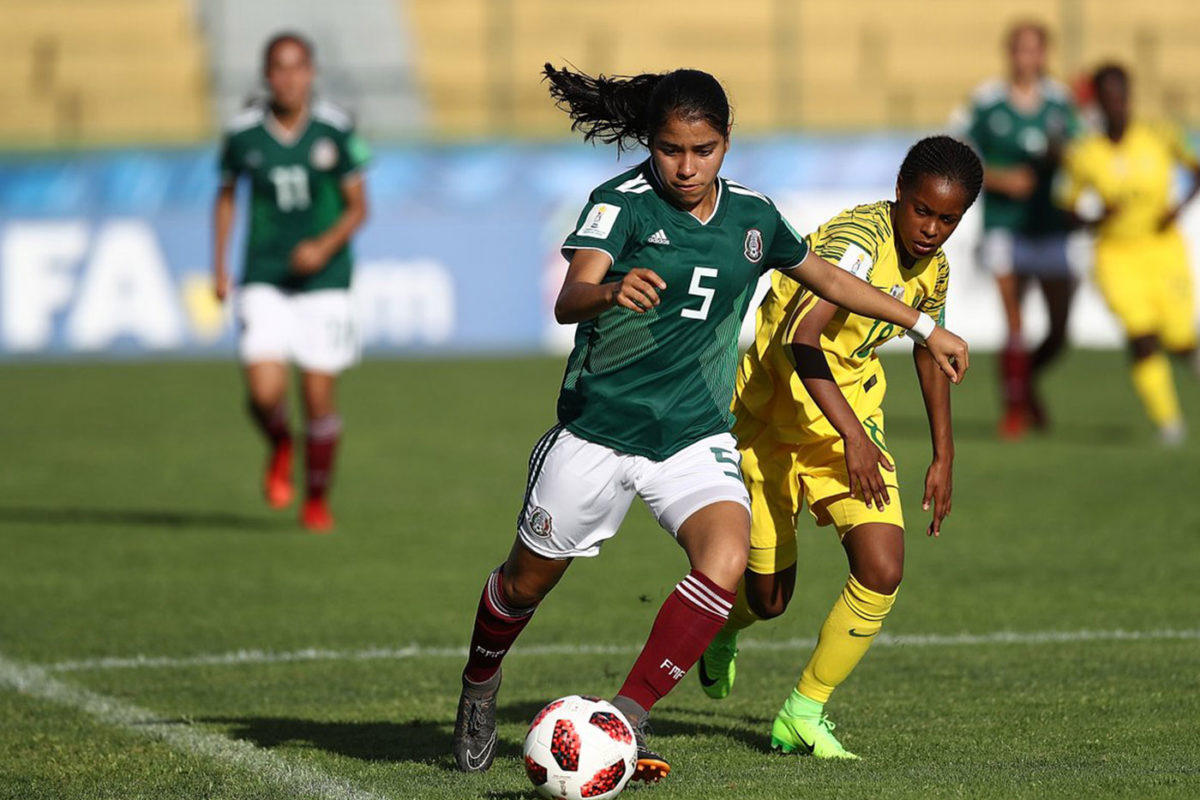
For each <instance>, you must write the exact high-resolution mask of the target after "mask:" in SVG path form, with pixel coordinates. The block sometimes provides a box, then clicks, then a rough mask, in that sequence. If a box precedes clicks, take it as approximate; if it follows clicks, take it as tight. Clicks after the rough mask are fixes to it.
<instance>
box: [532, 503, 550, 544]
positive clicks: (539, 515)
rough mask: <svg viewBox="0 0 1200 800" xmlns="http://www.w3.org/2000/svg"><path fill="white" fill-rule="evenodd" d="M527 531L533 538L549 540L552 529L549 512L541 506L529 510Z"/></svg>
mask: <svg viewBox="0 0 1200 800" xmlns="http://www.w3.org/2000/svg"><path fill="white" fill-rule="evenodd" d="M528 520H529V530H530V532H532V533H533V535H534V536H540V537H542V538H543V539H549V538H550V530H551V529H552V528H553V527H554V520H553V519H551V517H550V512H549V511H547V510H546V509H544V508H542V507H541V506H534V507H533V508H531V509H529V517H528Z"/></svg>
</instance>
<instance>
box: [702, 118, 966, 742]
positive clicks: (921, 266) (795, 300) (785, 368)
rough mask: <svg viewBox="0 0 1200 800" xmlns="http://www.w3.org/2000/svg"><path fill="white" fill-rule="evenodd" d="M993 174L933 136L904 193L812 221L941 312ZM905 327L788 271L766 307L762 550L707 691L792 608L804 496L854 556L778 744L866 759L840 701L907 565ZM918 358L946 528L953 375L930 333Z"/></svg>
mask: <svg viewBox="0 0 1200 800" xmlns="http://www.w3.org/2000/svg"><path fill="white" fill-rule="evenodd" d="M983 180H984V177H983V166H982V165H981V164H980V161H979V158H978V157H977V156H976V155H975V153H974V151H972V150H971V148H970V147H968V146H967V145H965V144H963V143H962V142H959V141H957V140H955V139H951V138H950V137H948V136H935V137H931V138H928V139H922V140H921V141H919V142H917V143H916V144H915V145H914V146H913V147H912V148H911V149H910V150H909V151H908V155H907V156H906V157H905V159H904V163H903V164H902V165H901V166H900V173H899V176H898V178H897V180H896V199H895V201H894V202H893V201H887V200H881V201H879V202H876V203H869V204H867V205H861V206H857V207H855V208H851V209H849V210H847V211H843V212H842V213H841V214H838V215H837V216H836V217H834V218H833V219H831V220H830V221H829V222H827V223H825V224H824V225H822V226H821V227H820V228H818V229H817V231H816V233H813V234H811V235H810V236H809V237H808V242H809V245H810V247H811V248H812V251H813V252H814V253H816V254H817V255H818V256H820V257H822V258H825V259H827V260H829V261H832V262H835V263H837V264H838V265H839V266H840V267H842V268H843V269H845V270H848V271H850V272H852V273H853V274H855V275H858V276H859V277H862V278H864V279H866V280H868V281H870V283H871V284H872V285H873V286H875V287H877V288H878V289H879V290H880V291H881V292H887V293H889V294H890V295H891V296H892V297H895V298H897V299H899V300H902V301H903V302H905V303H907V304H909V305H911V306H912V307H913V308H915V309H918V310H920V311H921V312H923V313H927V314H930V315H931V316H933V317H934V318H935V319H937V320H938V321H939V322H941V321H942V320H943V319H944V317H945V309H946V290H947V288H948V286H949V282H950V265H949V262H948V261H947V260H946V255H945V253H943V252H942V249H941V247H942V245H943V244H945V242H946V240H947V239H949V238H950V235H951V234H952V233H953V232H954V229H955V228H957V227H958V223H959V221H960V220H961V219H962V216H963V214H964V213H966V211H967V209H968V208H970V207H971V204H972V203H974V202H975V198H976V197H977V196H978V194H979V191H980V188H981V187H982V185H983ZM903 334H904V331H902V330H900V329H898V328H897V327H896V326H895V325H890V324H886V323H883V322H879V321H876V320H872V319H868V318H866V317H862V316H860V315H858V314H854V313H850V312H849V311H846V310H845V309H841V308H838V307H837V306H835V305H833V304H832V303H830V302H828V301H826V300H822V299H820V298H818V297H816V296H815V295H813V293H812V292H811V291H808V290H807V289H805V288H804V287H802V286H798V285H797V284H796V283H795V282H794V281H791V280H788V279H785V278H783V277H782V276H779V275H776V276H773V277H772V281H771V291H770V292H769V293H768V294H767V296H766V297H765V298H764V299H763V302H762V304H761V305H760V306H759V308H758V315H757V333H756V336H755V342H754V346H753V347H751V348H750V350H749V351H748V352H747V354H746V355H745V357H744V358H743V359H742V365H741V371H740V372H739V374H738V385H737V395H736V397H735V399H734V403H733V410H734V414H735V415H736V417H737V422H736V423H735V424H734V427H733V433H734V436H736V437H737V441H738V450H739V452H740V453H741V456H742V471H743V473H744V475H745V477H746V485H747V488H748V489H749V493H750V500H751V509H752V518H751V529H750V558H749V564H748V566H747V570H746V574H745V579H744V581H743V583H742V586H741V587H740V588H741V591H739V593H738V599H737V602H736V604H735V605H734V609H733V612H732V613H731V614H730V616H729V621H728V622H727V623H726V624H725V627H724V628H723V629H722V630H721V632H720V633H718V634H717V635H716V637H714V639H713V641H712V644H711V645H709V647H708V649H707V651H706V652H705V654H704V656H703V657H702V658H701V660H700V670H699V676H700V682H701V685H702V686H703V688H704V691H705V693H706V694H708V695H709V696H710V697H713V698H714V699H721V698H724V697H726V696H728V694H729V691H730V689H731V688H732V687H733V681H734V677H735V674H736V670H735V666H736V661H735V658H736V656H737V635H738V631H739V630H741V629H743V628H746V627H748V626H749V625H751V624H752V623H753V622H754V621H755V620H756V619H769V618H771V617H776V616H779V615H780V614H782V613H783V611H784V609H785V608H787V605H788V601H789V600H790V599H791V596H792V591H793V588H794V586H795V583H796V522H797V516H798V515H799V513H800V508H801V505H802V504H804V503H807V505H808V509H809V511H810V513H812V515H813V517H814V518H815V519H816V521H817V524H818V525H830V524H832V525H834V527H835V529H836V530H837V534H838V536H839V538H840V539H841V542H842V547H843V548H844V549H845V551H846V556H847V558H848V560H849V562H850V577H849V578H848V579H847V581H846V586H845V588H844V589H843V590H842V593H841V595H840V596H839V597H838V599H837V601H836V602H835V603H834V606H833V610H832V611H830V612H829V616H828V618H827V619H826V620H825V624H824V625H823V626H822V628H821V634H820V638H819V639H818V641H817V647H816V650H815V651H814V652H813V654H812V657H811V659H809V662H808V665H807V666H806V667H805V668H804V672H803V674H802V675H801V677H800V682H799V684H798V685H797V686H796V689H795V690H794V691H793V692H792V694H791V696H789V697H788V699H787V701H786V702H785V703H784V705H783V708H781V709H780V711H779V714H778V715H777V716H776V718H775V722H774V724H773V726H772V728H771V747H772V748H774V749H777V750H781V751H783V752H785V753H793V752H809V753H812V754H813V755H815V756H817V757H818V758H849V759H853V758H857V756H855V755H854V754H853V753H850V752H849V751H847V750H846V749H845V748H844V747H843V746H842V744H841V743H840V742H839V741H838V740H837V738H835V737H834V735H833V727H834V726H833V723H832V722H830V721H829V718H828V716H826V714H825V703H826V701H827V700H828V699H829V696H830V694H831V693H832V692H833V690H834V689H835V688H836V687H837V686H838V685H839V684H841V683H842V681H844V680H845V679H846V678H847V677H849V675H850V672H851V670H853V669H854V667H855V665H857V664H858V662H859V660H860V659H862V657H863V656H864V655H866V652H867V648H868V647H870V645H871V641H872V640H873V638H874V637H875V635H876V634H878V633H879V630H880V628H881V626H882V625H883V620H884V618H885V617H886V616H887V615H888V612H889V611H890V610H891V608H892V605H893V603H894V602H895V600H896V593H897V591H898V589H899V586H900V577H901V573H902V572H903V570H904V514H903V512H902V511H901V505H900V494H899V489H898V486H897V480H896V475H895V471H896V468H895V466H894V464H893V461H892V457H891V455H890V454H888V452H887V444H886V443H885V440H884V434H883V409H882V403H883V397H884V393H885V392H886V391H887V381H886V378H885V377H884V373H883V366H882V364H881V363H880V361H879V357H878V356H877V355H876V352H875V351H876V348H877V347H879V345H881V344H883V343H884V342H886V341H888V340H890V339H892V338H894V337H896V336H900V335H903ZM913 360H914V362H915V365H916V370H917V377H918V378H919V380H920V384H921V393H922V395H923V396H924V398H925V409H926V411H927V413H928V416H929V427H930V433H931V436H932V439H933V462H932V464H930V466H929V469H928V470H927V471H926V473H925V494H924V502H923V508H924V509H925V510H930V507H931V506H932V511H933V521H932V522H931V523H930V525H929V528H928V533H929V534H930V535H932V536H937V535H939V534H940V533H941V524H942V520H943V519H944V518H945V517H946V515H947V514H949V513H950V502H951V494H952V489H953V476H952V467H953V461H954V436H953V432H952V428H951V423H950V382H949V381H948V380H947V378H946V376H945V375H944V374H942V371H941V370H940V369H939V368H938V366H937V364H936V362H935V361H934V358H933V356H932V355H931V354H930V353H929V351H928V350H927V349H926V348H925V347H923V346H921V345H920V342H918V343H917V344H916V345H915V346H914V347H913ZM881 470H883V472H881Z"/></svg>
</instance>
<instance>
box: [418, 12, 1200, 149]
mask: <svg viewBox="0 0 1200 800" xmlns="http://www.w3.org/2000/svg"><path fill="white" fill-rule="evenodd" d="M395 1H396V2H397V9H398V13H399V14H400V17H401V19H402V20H406V21H407V24H408V25H409V26H410V27H411V29H412V30H411V39H412V41H413V42H414V43H415V54H414V56H415V68H416V71H417V79H418V82H419V84H420V86H421V87H422V89H423V91H424V94H425V96H426V98H427V100H428V105H429V109H430V114H431V122H432V124H431V127H432V129H433V131H434V132H435V133H437V134H441V135H449V136H481V135H489V134H496V133H500V134H516V135H530V134H532V135H546V134H561V133H562V132H563V131H564V130H565V126H564V124H563V120H562V118H561V117H560V116H559V115H557V114H556V113H555V112H554V110H553V107H552V106H551V105H550V103H548V102H547V100H546V94H545V88H544V87H543V86H542V85H541V84H540V82H539V80H538V70H539V68H540V66H541V64H542V63H543V62H545V61H547V60H549V61H553V62H555V63H557V64H562V63H571V64H574V65H575V66H577V67H579V68H581V69H584V70H587V71H591V72H608V73H614V72H615V73H629V72H636V71H642V70H662V69H668V68H672V67H678V66H695V67H699V68H703V69H707V70H709V71H711V72H713V73H715V74H716V75H718V76H719V77H720V78H721V79H722V81H723V82H724V83H725V85H726V87H727V88H728V89H729V91H730V94H731V96H732V98H733V101H734V104H735V108H736V117H737V124H738V125H739V128H740V129H742V130H745V131H751V132H754V131H770V130H780V129H784V130H787V129H809V130H811V129H819V130H820V129H823V130H833V131H836V130H854V129H868V128H876V127H892V128H896V127H901V128H903V127H920V128H928V127H936V126H939V125H942V124H944V123H945V121H946V119H947V117H948V115H949V114H950V112H951V111H952V109H953V108H954V107H955V106H957V105H958V104H960V103H961V102H963V100H964V99H965V98H966V97H967V95H968V94H969V92H970V90H971V89H972V87H974V86H975V85H976V84H978V83H979V82H980V81H982V80H985V79H986V78H988V77H991V76H995V75H999V74H1001V72H1002V70H1003V64H1004V53H1003V43H1002V41H1001V37H1002V34H1003V32H1004V31H1005V30H1006V29H1007V28H1008V27H1009V26H1010V25H1011V24H1012V23H1013V22H1014V21H1016V20H1018V19H1033V20H1040V21H1042V22H1043V23H1045V24H1046V25H1047V26H1048V27H1049V29H1050V30H1051V32H1052V34H1053V36H1054V38H1055V46H1054V49H1053V50H1052V56H1051V66H1052V69H1053V71H1054V72H1055V73H1056V74H1058V75H1062V76H1064V77H1067V78H1068V79H1074V78H1076V77H1078V76H1079V75H1081V74H1084V73H1086V72H1087V71H1088V70H1090V69H1091V68H1092V67H1093V66H1094V65H1095V64H1096V63H1097V62H1098V61H1099V60H1101V59H1106V58H1117V59H1120V60H1123V61H1125V62H1127V63H1128V64H1130V65H1131V66H1132V67H1134V68H1135V77H1136V78H1137V80H1138V86H1137V90H1136V91H1137V95H1136V96H1137V98H1138V104H1139V107H1140V108H1141V109H1142V111H1143V112H1145V113H1150V114H1153V115H1169V116H1173V117H1177V118H1182V119H1183V120H1184V121H1191V122H1200V58H1197V57H1196V55H1195V48H1194V43H1193V42H1191V41H1190V40H1188V38H1187V37H1186V34H1187V31H1189V30H1191V31H1194V30H1196V29H1197V25H1200V3H1195V2H1194V1H1193V0H1161V2H1158V1H1156V2H1155V3H1153V4H1148V3H1141V2H1136V0H1067V2H1056V3H1047V2H1044V0H1000V1H999V2H989V3H945V2H939V0H854V1H853V2H846V0H796V1H795V2H783V1H782V0H742V1H741V2H738V3H729V2H725V1H724V0H686V1H685V0H659V1H658V2H654V3H646V2H641V1H640V0H606V2H604V3H586V4H585V3H562V2H557V1H556V0H395Z"/></svg>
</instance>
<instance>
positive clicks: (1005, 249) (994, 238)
mask: <svg viewBox="0 0 1200 800" xmlns="http://www.w3.org/2000/svg"><path fill="white" fill-rule="evenodd" d="M979 258H980V261H981V262H982V263H983V267H984V269H986V270H987V271H988V272H990V273H992V274H993V275H1014V274H1015V275H1030V276H1036V277H1040V278H1069V277H1071V276H1072V275H1073V274H1075V273H1076V272H1077V271H1078V270H1077V269H1076V264H1075V262H1076V258H1075V257H1074V253H1073V248H1072V247H1071V246H1070V237H1068V236H1067V235H1066V234H1065V233H1058V234H1050V235H1048V236H1026V235H1024V234H1020V233H1013V232H1012V231H1008V230H1003V229H993V230H990V231H987V232H985V233H984V234H983V239H982V240H981V241H980V243H979Z"/></svg>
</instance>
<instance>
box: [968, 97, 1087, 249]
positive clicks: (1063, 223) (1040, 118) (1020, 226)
mask: <svg viewBox="0 0 1200 800" xmlns="http://www.w3.org/2000/svg"><path fill="white" fill-rule="evenodd" d="M1041 95H1042V105H1041V107H1040V108H1038V109H1037V110H1036V111H1033V112H1026V111H1023V110H1020V109H1018V108H1016V107H1014V106H1013V104H1012V102H1011V101H1010V99H1009V86H1008V83H1006V82H1005V81H1000V80H996V81H989V82H988V83H985V84H983V85H982V86H981V87H979V88H978V89H976V90H975V93H974V94H973V96H972V97H971V103H970V109H969V112H968V116H967V119H965V120H964V123H965V125H966V130H965V131H964V133H965V134H966V136H967V137H968V138H970V139H971V141H973V142H974V143H975V146H976V147H977V148H979V152H980V155H981V156H982V157H983V163H984V166H985V167H999V168H1005V167H1016V166H1020V165H1022V164H1024V165H1027V166H1029V167H1030V168H1031V169H1033V171H1034V174H1035V175H1036V176H1037V183H1036V186H1035V188H1034V190H1033V194H1032V195H1030V196H1029V197H1027V198H1026V199H1024V200H1017V199H1015V198H1012V197H1009V196H1008V195H1005V194H1000V193H999V192H989V191H985V192H984V195H983V227H984V228H985V229H986V230H992V229H994V228H1002V229H1004V230H1009V231H1012V232H1014V233H1020V234H1025V235H1028V236H1044V235H1046V234H1051V233H1063V232H1065V231H1066V230H1067V227H1068V224H1067V218H1066V215H1064V214H1063V212H1062V210H1061V209H1059V208H1058V206H1057V205H1056V204H1055V202H1054V197H1053V184H1054V175H1055V173H1056V171H1057V170H1058V156H1059V155H1060V154H1061V152H1062V149H1063V146H1064V145H1065V144H1066V142H1067V141H1068V140H1069V139H1071V138H1073V137H1074V136H1076V135H1077V134H1078V133H1079V130H1080V123H1079V116H1078V114H1077V113H1076V111H1075V106H1074V105H1073V104H1072V103H1071V97H1070V94H1069V92H1068V90H1067V88H1066V87H1065V86H1063V85H1061V84H1059V83H1057V82H1056V81H1052V80H1043V81H1042V84H1041Z"/></svg>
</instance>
